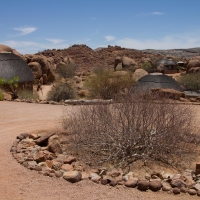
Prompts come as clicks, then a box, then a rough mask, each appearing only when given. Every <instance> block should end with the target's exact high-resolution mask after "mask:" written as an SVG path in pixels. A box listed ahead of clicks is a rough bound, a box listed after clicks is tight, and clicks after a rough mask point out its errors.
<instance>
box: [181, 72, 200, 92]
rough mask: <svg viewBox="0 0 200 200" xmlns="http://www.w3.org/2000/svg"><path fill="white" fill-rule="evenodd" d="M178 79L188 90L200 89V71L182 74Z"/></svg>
mask: <svg viewBox="0 0 200 200" xmlns="http://www.w3.org/2000/svg"><path fill="white" fill-rule="evenodd" d="M177 81H178V82H179V84H180V85H182V86H183V87H184V88H185V89H186V90H200V73H196V74H184V75H181V76H180V77H179V78H178V80H177Z"/></svg>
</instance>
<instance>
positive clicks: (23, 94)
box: [17, 89, 39, 100]
mask: <svg viewBox="0 0 200 200" xmlns="http://www.w3.org/2000/svg"><path fill="white" fill-rule="evenodd" d="M17 96H18V98H19V99H26V100H27V99H29V100H30V99H33V100H36V99H39V96H38V94H37V93H36V92H34V91H31V90H27V89H24V90H20V91H18V92H17Z"/></svg>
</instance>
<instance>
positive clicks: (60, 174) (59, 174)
mask: <svg viewBox="0 0 200 200" xmlns="http://www.w3.org/2000/svg"><path fill="white" fill-rule="evenodd" d="M62 175H63V172H62V171H55V176H56V177H57V178H60V177H61V176H62Z"/></svg>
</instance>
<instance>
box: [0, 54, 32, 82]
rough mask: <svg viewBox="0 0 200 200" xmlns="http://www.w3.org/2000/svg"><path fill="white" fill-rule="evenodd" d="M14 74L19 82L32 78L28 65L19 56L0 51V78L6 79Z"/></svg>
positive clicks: (28, 80)
mask: <svg viewBox="0 0 200 200" xmlns="http://www.w3.org/2000/svg"><path fill="white" fill-rule="evenodd" d="M16 76H17V77H18V78H19V82H20V83H21V82H32V81H33V80H34V77H33V73H32V71H31V69H30V67H29V66H28V65H27V63H26V62H24V61H23V60H22V59H21V58H20V57H19V56H17V55H15V54H12V53H0V78H4V79H5V80H7V81H8V80H10V79H12V78H14V77H16Z"/></svg>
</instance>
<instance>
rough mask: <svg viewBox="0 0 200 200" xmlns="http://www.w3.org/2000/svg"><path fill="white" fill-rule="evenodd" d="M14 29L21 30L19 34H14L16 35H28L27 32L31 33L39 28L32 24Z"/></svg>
mask: <svg viewBox="0 0 200 200" xmlns="http://www.w3.org/2000/svg"><path fill="white" fill-rule="evenodd" d="M13 30H15V31H19V32H20V33H19V34H17V35H14V36H24V35H27V34H30V33H32V32H34V31H36V30H37V28H36V27H31V26H30V27H24V28H22V27H20V28H13Z"/></svg>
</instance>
